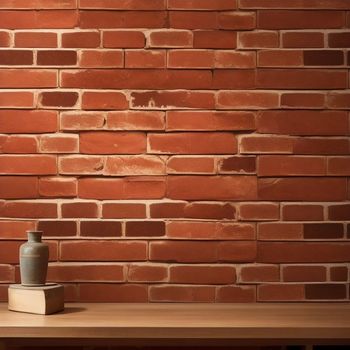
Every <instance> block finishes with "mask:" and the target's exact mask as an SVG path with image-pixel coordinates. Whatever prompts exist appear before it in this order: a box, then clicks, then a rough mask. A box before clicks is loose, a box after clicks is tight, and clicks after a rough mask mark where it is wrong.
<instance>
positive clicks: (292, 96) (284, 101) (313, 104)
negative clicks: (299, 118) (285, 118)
mask: <svg viewBox="0 0 350 350" xmlns="http://www.w3.org/2000/svg"><path fill="white" fill-rule="evenodd" d="M281 106H283V107H289V108H297V109H300V108H324V107H325V95H324V94H322V93H313V92H312V93H309V92H308V93H303V92H298V93H283V94H282V95H281Z"/></svg>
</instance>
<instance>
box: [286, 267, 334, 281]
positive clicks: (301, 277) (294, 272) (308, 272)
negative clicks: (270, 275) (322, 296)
mask: <svg viewBox="0 0 350 350" xmlns="http://www.w3.org/2000/svg"><path fill="white" fill-rule="evenodd" d="M282 271H283V272H282V273H283V281H285V282H322V281H326V279H327V270H326V267H325V266H310V265H309V266H300V265H297V266H284V267H283V270H282Z"/></svg>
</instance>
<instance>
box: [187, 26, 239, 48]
mask: <svg viewBox="0 0 350 350" xmlns="http://www.w3.org/2000/svg"><path fill="white" fill-rule="evenodd" d="M236 46H237V33H236V32H233V31H218V30H202V31H195V32H194V36H193V47H195V48H203V49H206V48H213V49H234V48H235V47H236Z"/></svg>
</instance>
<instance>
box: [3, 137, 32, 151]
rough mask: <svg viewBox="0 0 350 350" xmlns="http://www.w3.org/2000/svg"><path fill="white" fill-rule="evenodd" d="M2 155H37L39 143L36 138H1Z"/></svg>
mask: <svg viewBox="0 0 350 350" xmlns="http://www.w3.org/2000/svg"><path fill="white" fill-rule="evenodd" d="M0 149H1V152H0V153H37V152H38V141H37V138H36V137H35V136H29V135H28V136H27V135H25V136H17V135H11V136H5V135H4V136H1V137H0Z"/></svg>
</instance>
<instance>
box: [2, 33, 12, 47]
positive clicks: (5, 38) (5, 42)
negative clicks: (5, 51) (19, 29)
mask: <svg viewBox="0 0 350 350" xmlns="http://www.w3.org/2000/svg"><path fill="white" fill-rule="evenodd" d="M10 45H11V36H10V33H8V32H0V47H8V46H10Z"/></svg>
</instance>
